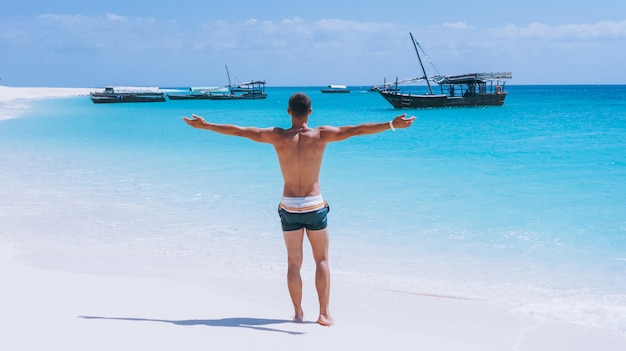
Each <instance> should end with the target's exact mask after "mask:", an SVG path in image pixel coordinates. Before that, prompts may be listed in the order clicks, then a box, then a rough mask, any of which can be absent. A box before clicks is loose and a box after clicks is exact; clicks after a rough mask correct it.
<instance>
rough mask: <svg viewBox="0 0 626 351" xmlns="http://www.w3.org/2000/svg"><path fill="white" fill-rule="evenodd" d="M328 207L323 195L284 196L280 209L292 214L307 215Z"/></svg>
mask: <svg viewBox="0 0 626 351" xmlns="http://www.w3.org/2000/svg"><path fill="white" fill-rule="evenodd" d="M326 206H327V203H326V201H324V198H323V197H322V194H318V195H312V196H301V197H288V196H283V197H282V198H281V200H280V204H279V207H280V208H282V209H283V210H285V211H287V212H291V213H307V212H313V211H316V210H319V209H321V208H324V207H326Z"/></svg>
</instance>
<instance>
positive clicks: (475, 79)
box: [432, 72, 512, 84]
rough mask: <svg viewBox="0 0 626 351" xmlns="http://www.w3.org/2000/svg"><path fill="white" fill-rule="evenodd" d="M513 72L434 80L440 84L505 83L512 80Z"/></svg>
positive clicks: (437, 77) (467, 75)
mask: <svg viewBox="0 0 626 351" xmlns="http://www.w3.org/2000/svg"><path fill="white" fill-rule="evenodd" d="M511 77H512V74H511V72H496V73H469V74H461V75H456V76H435V77H432V80H433V81H435V82H436V83H438V84H472V83H479V82H480V83H485V82H489V81H494V80H497V81H504V80H507V79H511Z"/></svg>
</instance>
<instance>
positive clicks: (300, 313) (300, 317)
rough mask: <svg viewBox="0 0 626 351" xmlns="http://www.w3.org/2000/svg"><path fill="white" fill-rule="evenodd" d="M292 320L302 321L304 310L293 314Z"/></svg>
mask: <svg viewBox="0 0 626 351" xmlns="http://www.w3.org/2000/svg"><path fill="white" fill-rule="evenodd" d="M293 321H294V322H296V323H302V322H304V312H302V311H300V312H299V313H296V314H295V315H294V316H293Z"/></svg>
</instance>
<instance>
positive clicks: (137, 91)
mask: <svg viewBox="0 0 626 351" xmlns="http://www.w3.org/2000/svg"><path fill="white" fill-rule="evenodd" d="M89 97H90V98H91V101H93V103H94V104H102V103H121V102H163V101H165V95H164V94H163V92H162V91H161V89H159V88H157V87H121V86H120V87H113V86H111V87H106V88H104V90H103V91H100V92H91V93H90V94H89Z"/></svg>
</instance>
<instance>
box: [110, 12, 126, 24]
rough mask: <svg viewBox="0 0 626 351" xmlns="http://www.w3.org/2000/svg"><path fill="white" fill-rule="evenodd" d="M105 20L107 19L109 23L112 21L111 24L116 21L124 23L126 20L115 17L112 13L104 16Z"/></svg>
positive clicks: (122, 17)
mask: <svg viewBox="0 0 626 351" xmlns="http://www.w3.org/2000/svg"><path fill="white" fill-rule="evenodd" d="M106 18H107V19H108V20H109V21H113V22H116V21H126V20H127V18H126V17H124V16H119V15H116V14H114V13H107V14H106Z"/></svg>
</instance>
